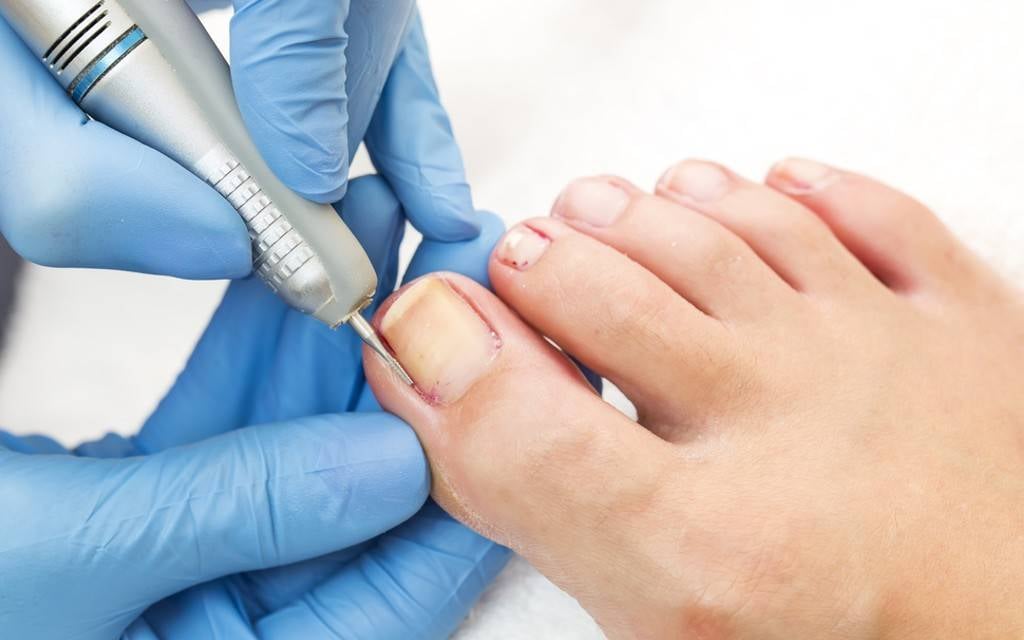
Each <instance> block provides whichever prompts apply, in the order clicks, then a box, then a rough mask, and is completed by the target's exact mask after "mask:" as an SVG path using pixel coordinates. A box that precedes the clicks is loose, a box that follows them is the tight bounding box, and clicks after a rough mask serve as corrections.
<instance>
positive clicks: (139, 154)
mask: <svg viewBox="0 0 1024 640" xmlns="http://www.w3.org/2000/svg"><path fill="white" fill-rule="evenodd" d="M235 5H236V12H237V13H236V16H235V18H234V20H233V21H232V58H233V66H232V75H233V78H234V84H235V90H236V95H237V97H238V99H239V106H240V107H241V110H242V113H243V115H244V117H245V120H246V122H247V124H248V125H249V127H250V130H251V132H252V134H253V138H254V140H255V142H256V144H257V145H258V146H259V148H260V149H261V151H262V152H263V154H264V156H265V157H266V158H267V160H268V162H269V164H270V165H271V166H272V167H273V169H274V170H275V171H276V172H277V173H278V175H280V176H281V178H282V179H283V180H284V181H285V182H286V183H287V184H288V185H289V186H291V187H292V188H294V189H296V190H297V191H299V192H301V193H303V194H304V195H306V196H308V197H310V198H313V199H316V200H318V201H322V202H333V201H336V200H339V199H340V198H341V197H342V195H343V194H344V192H345V185H346V179H347V175H348V160H349V150H350V149H355V148H356V147H357V146H358V142H359V140H361V139H362V137H363V134H364V132H366V135H367V145H368V148H369V149H370V150H371V151H372V156H373V160H374V162H375V164H376V165H377V167H378V169H379V171H380V172H381V174H382V175H383V176H384V178H385V179H386V180H387V181H388V182H389V183H390V184H391V185H392V187H393V188H394V190H395V192H396V193H397V195H398V197H399V199H400V200H401V201H402V202H403V204H404V205H405V206H406V208H407V209H408V210H409V211H410V212H412V213H411V219H412V222H413V224H414V225H416V226H417V228H418V229H419V230H420V231H422V232H423V234H424V235H425V236H426V237H428V238H432V239H438V240H460V239H467V238H471V237H473V236H474V235H475V234H476V233H477V231H478V224H479V223H478V222H477V221H476V220H475V218H474V216H473V215H472V202H471V199H470V193H469V188H468V186H467V185H466V183H465V181H464V179H463V172H462V161H461V157H460V155H459V152H458V148H457V147H456V146H455V143H454V139H453V136H452V132H451V127H450V125H449V121H448V116H447V114H446V113H445V111H444V109H443V108H442V107H441V105H440V102H439V100H438V95H437V89H436V87H435V85H434V81H433V77H432V73H431V70H430V62H429V59H428V57H427V51H426V45H425V41H424V38H423V31H422V26H421V24H420V22H419V20H418V18H415V19H414V20H413V23H412V26H411V28H410V30H409V33H408V34H407V36H406V38H405V40H404V44H403V45H402V49H401V52H400V54H399V55H398V57H397V59H396V61H395V64H394V66H393V67H392V68H391V69H390V70H389V69H387V68H385V67H382V65H380V64H379V63H378V62H377V61H378V60H391V59H392V56H391V54H392V53H393V51H387V50H386V47H387V46H394V42H397V41H398V38H396V37H394V35H391V36H389V35H388V34H389V33H392V34H393V33H394V31H395V30H396V29H400V28H402V27H403V26H404V25H405V24H406V19H407V18H408V16H409V12H410V11H411V10H412V0H403V1H399V0H394V1H389V2H379V1H377V0H352V2H351V6H350V3H349V1H348V0H332V1H330V2H324V1H323V0H235ZM346 19H347V20H346ZM346 29H347V30H348V32H350V35H346ZM389 30H390V31H389ZM388 43H391V44H390V45H388ZM346 60H347V62H346ZM347 68H350V69H356V70H359V72H360V73H351V74H349V73H346V69H347ZM384 74H388V79H387V84H386V85H385V88H384V91H383V94H382V96H381V104H380V107H379V109H378V116H379V117H377V118H375V119H374V121H373V123H372V124H371V125H369V130H368V131H367V127H368V123H369V122H370V119H371V116H372V115H373V114H372V113H371V110H370V108H369V107H370V104H371V103H372V102H373V99H374V98H375V96H374V95H373V91H372V88H373V87H374V86H379V84H380V82H379V81H380V79H381V76H382V75H384ZM0 86H2V87H3V95H4V97H3V99H2V100H0V122H2V123H3V125H2V126H0V233H2V234H3V235H4V236H5V237H6V238H7V240H8V241H9V242H10V244H11V245H12V246H13V247H14V248H15V250H16V251H18V252H19V253H21V254H22V255H23V256H25V257H26V258H28V259H29V260H32V261H34V262H38V263H40V264H46V265H52V266H80V267H101V268H115V269H126V270H131V271H142V272H148V273H160V274H167V275H174V276H179V277H186V278H236V277H242V276H245V275H247V274H248V273H249V271H250V269H251V250H250V246H249V239H248V236H247V234H246V231H245V227H244V226H243V224H242V222H241V220H240V219H239V216H238V214H237V213H235V211H234V210H232V208H231V206H230V205H229V204H228V203H227V201H225V200H224V199H223V198H221V197H220V196H219V195H218V194H217V193H216V192H215V191H214V190H213V189H212V188H210V187H209V186H207V185H206V184H205V183H203V182H202V181H201V180H199V179H198V178H196V177H194V176H193V175H192V174H191V173H189V172H188V171H186V170H185V169H183V168H182V167H180V166H179V165H178V164H176V163H175V162H173V161H171V160H169V159H168V158H167V157H166V156H164V155H162V154H160V153H158V152H156V151H154V150H152V149H150V148H148V147H146V146H144V145H142V144H140V143H138V142H136V141H134V140H132V139H130V138H127V137H125V136H123V135H121V134H120V133H117V132H115V131H113V130H111V129H109V128H107V127H106V126H104V125H102V124H100V123H98V122H95V121H91V120H88V119H86V118H84V116H83V114H82V112H81V111H80V110H79V109H78V107H77V106H76V105H75V104H74V103H73V102H72V101H71V100H70V99H69V98H68V96H67V95H66V94H65V93H64V92H63V91H62V90H61V88H60V86H59V85H58V84H57V83H56V82H55V81H54V80H53V79H52V78H51V77H50V75H49V74H48V73H47V71H46V70H45V69H44V67H43V65H42V63H41V62H40V61H39V60H37V59H36V58H35V57H34V56H33V55H32V54H31V53H30V52H29V50H28V49H27V48H26V47H25V46H24V45H23V43H22V42H21V40H20V39H19V38H18V36H17V35H16V34H15V33H14V32H13V31H12V30H11V29H10V27H9V26H8V25H7V24H6V23H5V22H4V21H3V20H0ZM346 96H351V98H352V101H351V102H349V101H348V100H347V98H346ZM399 113H400V115H401V117H398V114H399ZM350 115H351V119H349V116H350Z"/></svg>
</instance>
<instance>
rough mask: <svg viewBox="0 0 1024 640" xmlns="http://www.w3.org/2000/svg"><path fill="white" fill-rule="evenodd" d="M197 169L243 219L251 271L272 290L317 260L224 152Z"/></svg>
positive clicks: (213, 153) (207, 158) (215, 151)
mask: <svg viewBox="0 0 1024 640" xmlns="http://www.w3.org/2000/svg"><path fill="white" fill-rule="evenodd" d="M198 169H199V173H200V177H202V178H203V179H204V180H206V181H207V182H208V183H210V185H212V186H213V188H214V189H216V190H217V191H218V192H219V193H220V194H221V195H222V196H224V197H225V198H227V200H228V202H230V203H231V206H233V207H234V208H235V210H236V211H238V213H239V215H240V216H242V219H243V220H244V221H245V226H246V228H247V229H248V230H249V237H250V238H251V239H252V248H253V269H254V270H255V271H256V273H258V274H259V276H260V278H262V279H263V280H264V281H265V282H266V283H267V284H268V285H269V286H270V288H271V289H273V290H274V291H275V292H278V291H280V290H281V289H282V288H283V287H284V285H285V283H286V282H287V281H288V279H289V278H291V277H292V276H294V275H295V274H296V273H298V271H299V270H300V269H302V267H304V266H305V265H306V264H307V263H309V262H311V261H314V260H316V254H315V253H314V252H313V250H312V249H311V248H310V247H309V245H308V244H306V241H305V240H303V239H302V236H301V235H299V232H298V231H297V230H295V229H294V228H293V227H292V225H291V224H290V223H289V222H288V219H287V218H285V217H284V216H283V215H282V214H281V211H280V210H279V209H278V208H277V206H276V205H275V204H274V203H273V201H271V199H270V198H269V197H267V195H266V194H264V193H263V190H262V189H261V188H260V186H259V185H258V184H257V183H256V180H255V179H254V178H253V177H252V176H251V175H249V172H248V171H246V169H245V167H244V166H242V164H241V163H240V162H239V161H238V160H237V159H235V158H234V156H232V155H231V153H230V152H229V151H228V150H227V149H225V148H224V147H223V146H221V147H217V148H215V149H213V150H211V151H210V152H209V153H208V154H207V155H206V156H205V157H204V158H203V159H202V160H200V161H199V165H198Z"/></svg>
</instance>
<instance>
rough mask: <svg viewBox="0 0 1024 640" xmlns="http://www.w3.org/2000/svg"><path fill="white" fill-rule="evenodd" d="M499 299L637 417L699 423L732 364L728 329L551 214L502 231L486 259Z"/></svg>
mask: <svg viewBox="0 0 1024 640" xmlns="http://www.w3.org/2000/svg"><path fill="white" fill-rule="evenodd" d="M490 275H491V283H492V284H493V286H494V288H495V291H497V293H498V295H500V296H501V298H502V299H503V300H504V301H505V302H506V303H507V304H508V305H509V306H511V307H512V308H513V309H514V310H515V311H516V312H517V313H519V314H520V315H521V316H522V317H523V318H524V319H525V320H526V321H527V322H528V323H529V324H531V325H532V326H533V327H535V328H536V329H537V330H538V331H539V332H541V333H542V334H544V335H545V336H547V337H549V338H551V339H552V340H553V341H554V342H555V343H556V344H558V345H559V346H560V347H562V348H563V349H564V350H565V351H567V352H568V353H570V354H572V355H573V356H574V357H576V358H578V359H579V360H580V361H581V362H583V363H584V364H585V365H587V366H588V367H590V368H591V369H593V370H594V371H596V372H597V373H599V374H600V375H602V376H604V377H606V378H608V379H609V380H611V381H612V382H613V383H615V384H616V385H617V386H618V387H619V388H620V389H622V391H623V392H625V394H626V395H627V396H628V397H629V398H630V399H631V400H632V401H633V403H634V404H635V405H636V407H637V411H638V413H639V414H640V416H641V421H642V422H643V423H644V424H645V426H648V427H650V428H652V429H654V430H656V431H659V432H660V430H659V429H658V424H659V423H661V422H675V423H678V422H680V420H679V417H680V415H685V416H686V417H687V419H686V420H684V421H685V422H686V423H687V424H686V426H687V427H691V426H696V425H697V424H699V423H700V418H699V414H700V412H701V411H702V410H703V409H704V408H705V407H706V406H707V400H708V389H714V388H715V387H716V385H717V383H719V382H721V381H722V377H723V376H724V375H726V374H727V371H728V370H729V368H730V367H731V363H732V362H733V357H732V355H733V354H734V353H735V344H734V342H733V340H732V339H731V338H732V334H731V332H730V331H729V330H728V329H727V328H726V327H725V326H724V325H723V324H722V323H721V322H719V321H718V320H717V319H715V318H712V317H709V316H708V315H706V314H704V313H703V312H701V311H700V310H699V309H697V308H696V307H694V306H693V305H692V304H690V303H689V302H688V301H686V300H685V299H684V298H682V297H681V296H679V295H678V294H677V293H676V292H675V291H674V290H673V289H672V288H671V287H669V286H668V285H667V284H665V283H664V282H662V280H661V279H659V278H658V277H657V276H655V275H654V274H653V273H651V272H650V271H648V270H647V269H645V268H644V267H643V266H641V265H640V264H638V263H636V262H634V261H633V260H632V259H630V258H629V257H627V256H625V255H623V254H622V253H620V252H619V251H616V250H615V249H613V248H612V247H609V246H608V245H606V244H604V243H602V242H599V241H598V240H596V239H594V238H592V237H590V236H588V235H585V234H583V233H580V232H578V231H576V230H575V229H573V228H572V227H570V226H568V225H566V224H565V223H563V222H561V221H559V220H555V219H552V218H538V219H534V220H530V221H528V222H526V223H524V224H521V225H519V226H517V227H514V228H513V229H512V230H510V231H509V232H508V233H507V234H506V235H505V237H504V238H503V240H502V241H501V242H499V244H498V248H497V249H496V250H495V252H494V255H493V256H492V259H491V267H490Z"/></svg>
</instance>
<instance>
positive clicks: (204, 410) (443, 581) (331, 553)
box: [0, 176, 508, 640]
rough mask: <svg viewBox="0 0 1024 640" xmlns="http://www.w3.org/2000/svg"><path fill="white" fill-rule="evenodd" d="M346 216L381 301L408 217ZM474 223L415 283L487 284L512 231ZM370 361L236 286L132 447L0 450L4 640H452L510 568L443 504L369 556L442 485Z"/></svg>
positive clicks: (380, 193) (361, 207) (435, 253)
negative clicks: (478, 229) (449, 279)
mask: <svg viewBox="0 0 1024 640" xmlns="http://www.w3.org/2000/svg"><path fill="white" fill-rule="evenodd" d="M344 218H345V220H346V222H347V223H348V224H349V225H350V226H351V228H352V230H353V231H354V232H355V233H356V235H357V236H358V237H359V239H360V241H361V242H363V243H364V246H366V248H367V251H368V253H369V254H370V257H371V259H372V260H373V262H374V264H375V266H376V267H377V269H378V271H379V273H380V274H381V285H380V286H381V291H380V292H379V293H378V298H377V299H382V298H383V297H385V295H386V292H388V291H390V290H391V289H392V288H393V286H394V283H395V279H396V273H397V268H398V263H397V255H398V245H399V242H400V240H401V237H402V230H403V227H404V219H403V214H402V209H401V206H400V205H399V203H398V201H397V199H396V198H395V196H394V195H393V194H392V192H391V191H390V189H389V188H388V187H387V184H386V183H385V182H384V180H383V179H381V178H379V177H376V176H371V177H366V178H361V179H358V180H356V181H354V182H353V183H352V185H351V190H350V192H349V194H348V196H347V197H346V199H345V203H344ZM481 219H482V221H483V222H484V233H483V234H481V235H480V236H479V237H478V238H477V239H476V240H473V241H469V242H463V243H443V242H436V241H425V242H424V243H423V244H422V245H421V246H420V248H419V250H418V251H417V254H416V256H415V258H414V260H413V263H412V265H411V267H410V269H409V273H410V277H414V276H415V275H419V274H421V273H424V272H426V271H431V270H436V269H441V268H446V269H452V270H457V271H460V272H462V273H465V274H467V275H469V276H471V277H474V278H477V279H479V280H482V281H484V280H485V279H486V273H487V270H486V262H487V256H488V253H489V251H490V248H491V246H492V245H493V243H494V242H495V241H496V240H497V238H498V237H499V236H500V234H501V232H502V229H501V223H500V222H499V221H498V220H497V219H496V218H494V217H492V216H482V217H481ZM360 358H361V344H360V343H359V341H358V339H357V338H356V337H355V336H354V334H353V333H352V332H351V331H350V330H348V329H344V328H343V329H341V330H339V331H330V330H329V329H327V328H326V327H324V326H322V325H321V324H320V323H318V322H317V321H315V320H312V319H311V318H309V317H306V316H303V315H301V314H300V313H298V312H296V311H293V310H290V309H289V308H288V307H286V306H285V305H284V304H283V303H282V302H281V301H280V300H278V299H277V298H276V297H275V296H274V295H272V294H271V293H270V291H269V290H268V289H267V288H266V287H265V286H263V285H262V284H261V283H260V282H259V281H257V280H255V279H254V278H248V279H245V280H242V281H239V282H235V283H233V284H232V285H231V287H230V288H229V289H228V292H227V294H226V296H225V298H224V301H223V303H222V304H221V306H220V308H219V309H218V311H217V312H216V314H215V315H214V317H213V319H212V321H211V323H210V326H209V327H208V329H207V330H206V332H205V334H204V336H203V337H202V339H201V341H200V343H199V345H198V346H197V348H196V350H195V353H194V354H193V355H192V357H191V359H190V360H189V363H188V365H187V367H186V368H185V370H184V372H183V373H182V374H181V376H180V377H179V379H178V380H177V382H176V383H175V385H174V387H173V389H172V390H171V391H170V393H169V394H168V395H167V396H166V398H165V399H164V400H163V401H162V402H161V404H160V406H159V407H158V408H157V410H156V411H155V412H154V414H153V415H152V416H151V418H150V419H149V420H148V421H147V423H146V424H145V426H144V427H143V429H142V430H141V432H140V433H139V434H138V435H137V436H135V437H133V438H131V439H124V438H120V437H117V436H108V437H107V438H105V439H103V440H101V441H99V442H95V443H91V444H87V445H84V446H82V447H79V448H78V449H76V450H75V451H73V452H71V453H73V454H74V456H72V455H68V452H66V451H65V450H63V449H62V448H61V447H60V446H59V445H57V444H56V443H55V442H53V441H52V440H49V439H46V438H41V437H24V438H14V437H12V436H9V435H2V436H0V445H2V446H0V513H2V514H5V515H4V519H3V522H4V524H3V526H2V527H0V576H3V579H2V580H0V629H2V630H3V634H2V635H3V636H4V637H11V638H60V639H62V640H63V639H66V638H76V639H87V640H93V639H108V638H114V637H118V634H120V633H121V632H122V631H123V630H124V629H126V628H128V631H127V633H126V634H125V637H127V638H130V639H133V640H140V639H147V640H149V639H155V638H161V639H165V640H177V639H181V640H193V639H195V638H225V639H232V640H235V639H245V638H266V639H268V640H273V639H279V638H280V639H292V638H301V639H302V640H307V639H313V638H342V637H344V638H373V639H377V638H384V639H387V638H402V639H404V638H425V639H430V638H441V637H446V636H447V635H448V634H449V633H451V631H452V630H453V629H454V627H455V626H456V625H457V624H458V622H459V621H460V620H461V619H462V618H463V617H464V616H465V614H466V612H467V610H468V608H469V607H470V606H471V605H472V604H473V603H474V602H475V601H476V598H477V597H478V595H479V594H480V592H481V591H482V589H483V588H484V586H485V585H486V584H487V583H488V582H489V581H490V579H491V578H492V577H493V576H495V575H496V573H497V572H498V571H499V570H500V569H501V567H502V566H503V565H504V563H505V560H506V558H507V553H508V552H507V551H506V550H505V549H503V548H501V547H499V546H497V545H495V544H494V543H491V542H489V541H487V540H486V539H484V538H481V537H479V536H478V535H476V534H475V533H473V532H471V531H469V530H468V529H465V528H463V527H462V526H461V525H459V524H457V523H456V522H454V521H453V520H451V519H450V518H449V517H448V516H447V515H446V514H444V513H443V512H441V511H440V510H439V509H438V507H437V506H436V505H433V504H432V503H430V504H428V505H427V506H425V507H423V508H422V509H421V510H420V511H419V513H417V514H416V515H415V516H413V517H412V519H411V520H409V521H408V522H405V523H404V524H401V525H400V526H398V527H397V528H396V529H393V530H391V531H388V532H387V533H384V534H383V535H380V536H379V537H376V538H373V536H376V535H377V534H380V533H381V532H382V531H385V530H387V529H389V528H390V527H392V526H394V525H396V524H398V523H399V522H401V521H403V520H405V519H406V518H408V517H409V516H410V515H412V514H413V513H415V512H416V511H417V509H420V506H421V505H422V504H423V501H424V500H425V499H426V496H427V492H428V488H429V478H428V472H427V467H426V463H425V461H424V459H423V456H422V452H421V450H420V448H419V445H418V443H417V441H416V438H415V436H414V434H413V432H412V431H411V430H410V429H409V428H408V427H406V426H405V425H404V424H403V423H401V422H400V421H399V420H397V419H396V418H394V417H392V416H390V415H388V414H384V413H381V412H380V410H379V407H378V405H377V404H376V402H375V401H374V399H373V397H372V395H371V394H370V391H369V389H368V387H367V386H366V385H365V383H364V379H363V373H362V368H361V366H360ZM303 416H317V417H303ZM268 423H269V424H268ZM249 424H265V425H266V426H258V427H247V428H243V427H244V426H245V425H249ZM29 453H34V454H37V455H26V454H29ZM289 563H292V564H289ZM282 565H283V566H282ZM275 567H276V568H275ZM193 585H199V586H193ZM172 594H177V595H172ZM154 603H156V604H154Z"/></svg>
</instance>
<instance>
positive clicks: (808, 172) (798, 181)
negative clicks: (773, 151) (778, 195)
mask: <svg viewBox="0 0 1024 640" xmlns="http://www.w3.org/2000/svg"><path fill="white" fill-rule="evenodd" d="M838 179H839V174H838V173H837V172H836V171H835V170H833V169H832V168H831V167H827V166H825V165H823V164H821V163H820V162H814V161H813V160H805V159H803V158H789V159H786V160H783V161H782V162H780V163H778V164H777V165H775V166H774V167H772V170H771V172H770V173H769V178H768V181H769V183H771V185H772V186H774V187H776V188H778V189H779V190H781V191H784V192H786V193H790V194H793V195H807V194H811V193H815V192H818V191H821V190H822V189H825V188H826V187H828V186H829V185H831V184H832V183H834V182H835V181H836V180H838Z"/></svg>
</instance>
